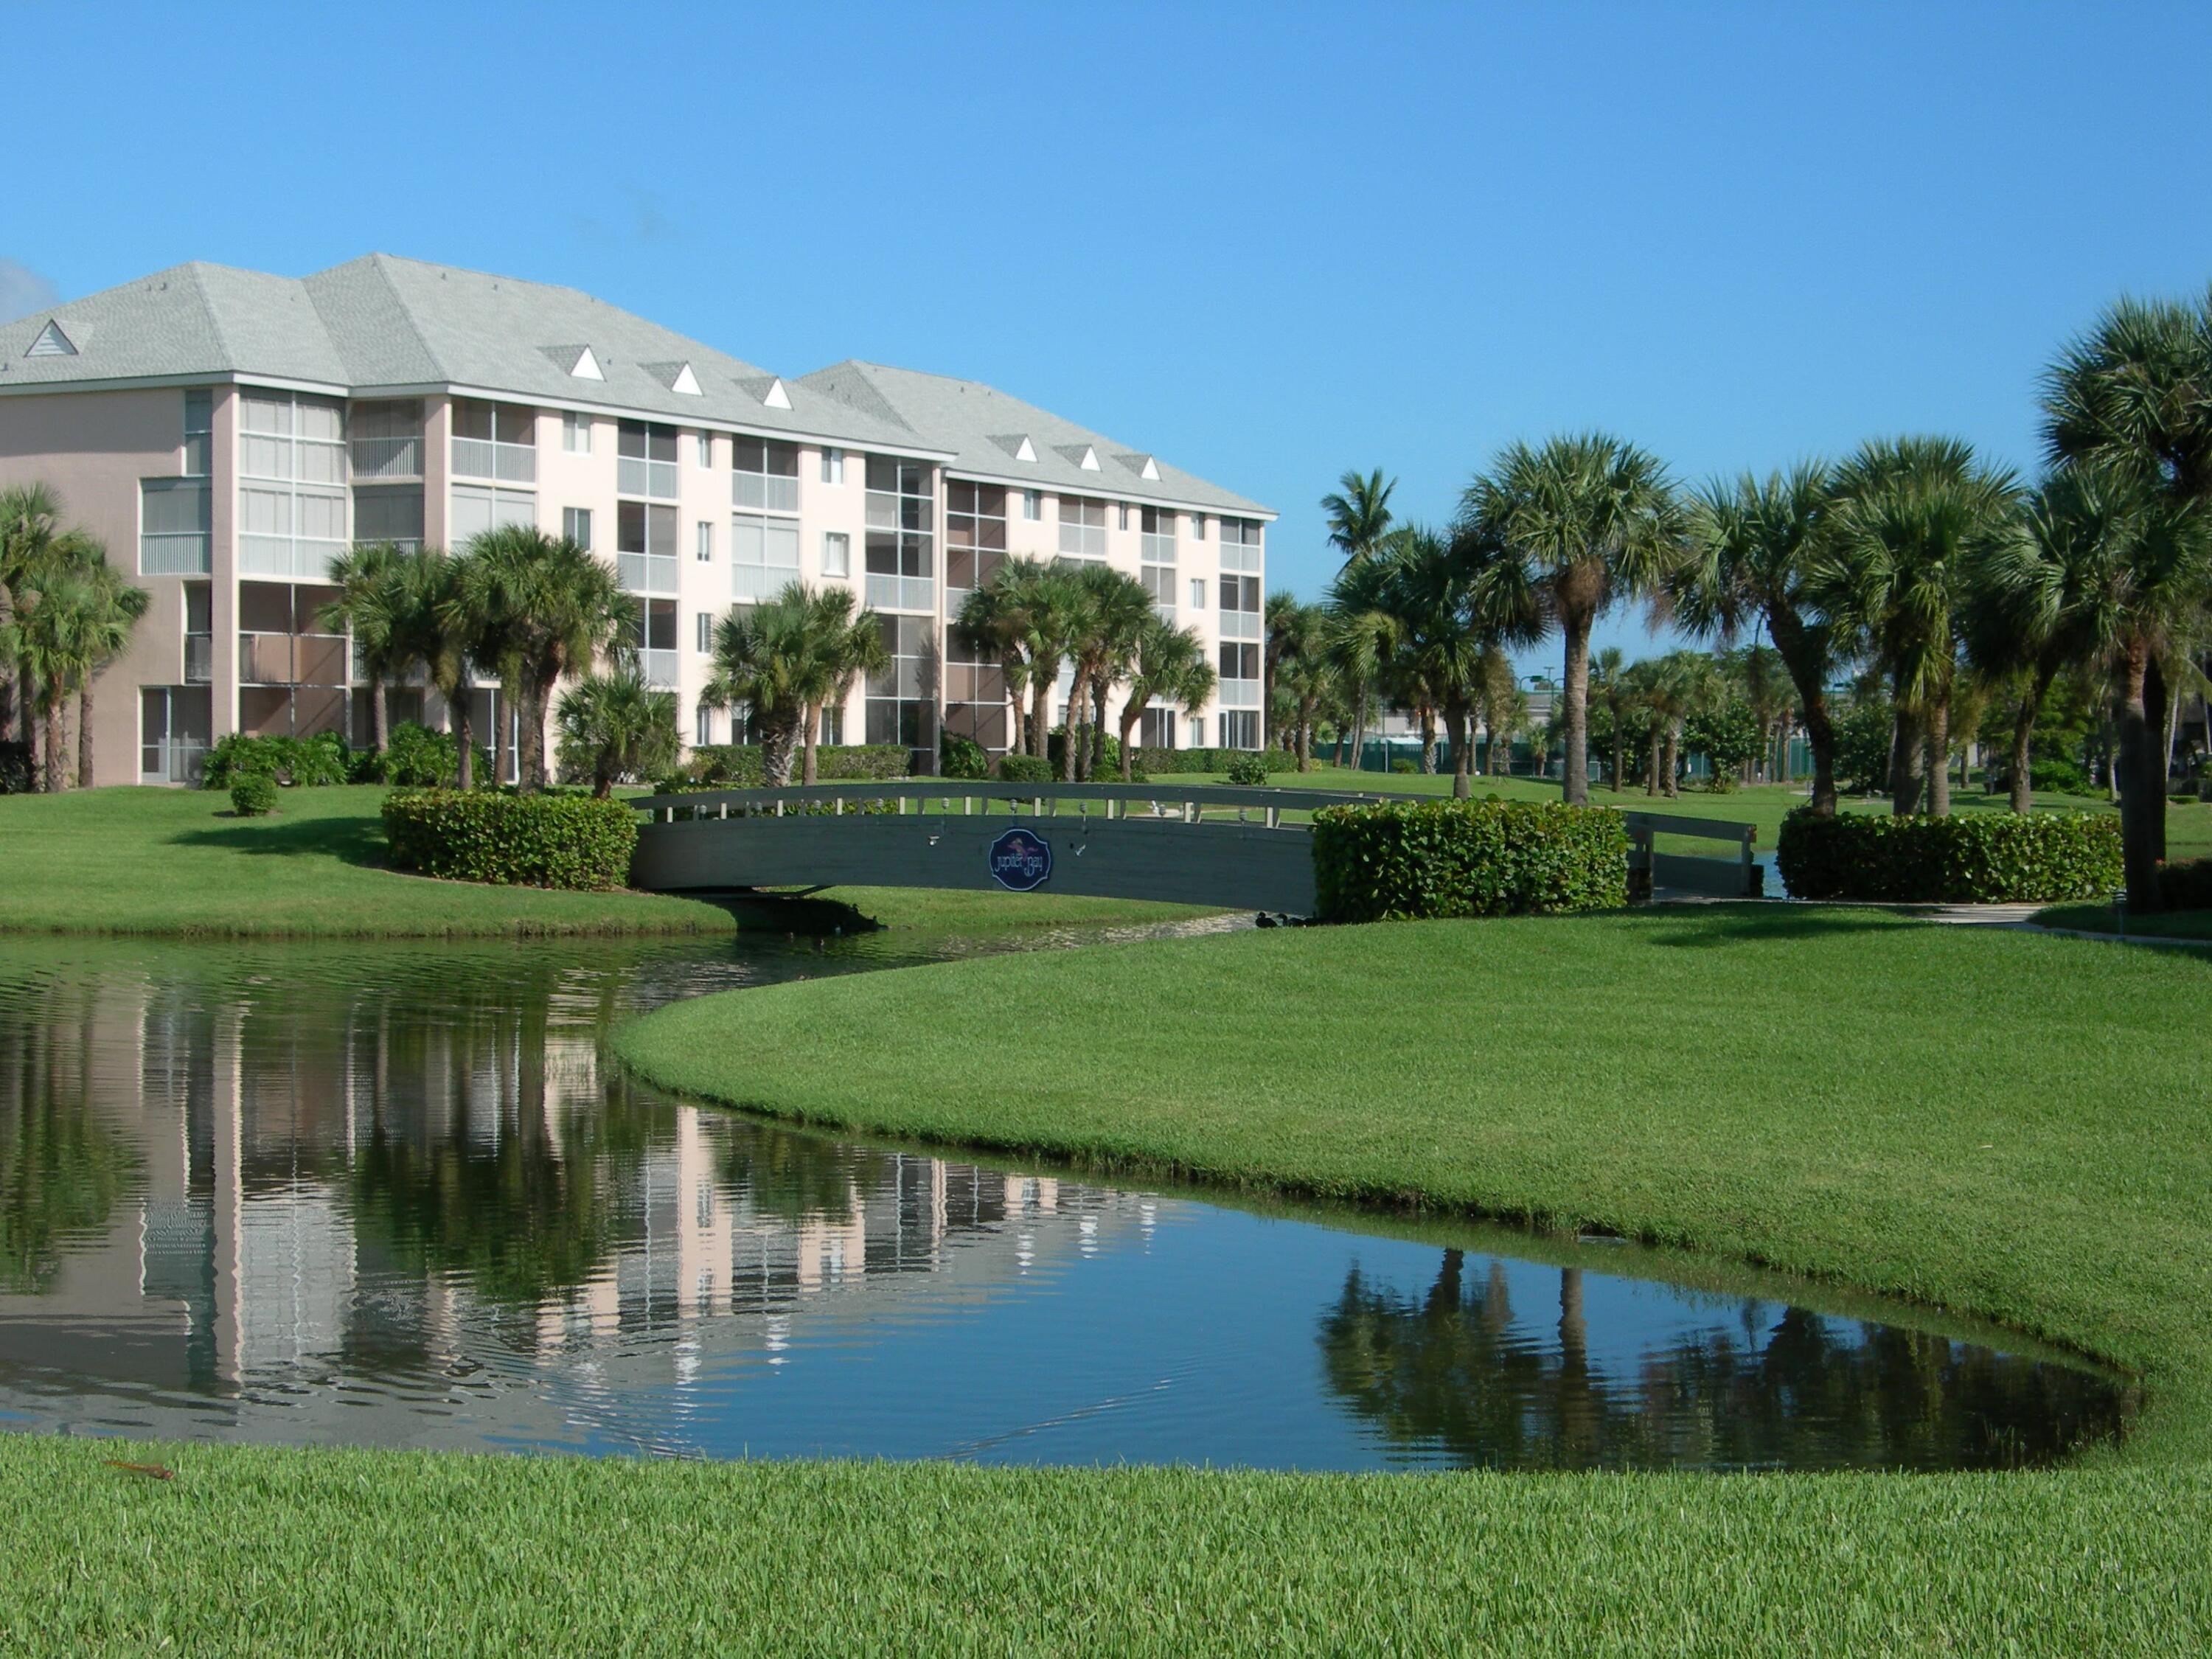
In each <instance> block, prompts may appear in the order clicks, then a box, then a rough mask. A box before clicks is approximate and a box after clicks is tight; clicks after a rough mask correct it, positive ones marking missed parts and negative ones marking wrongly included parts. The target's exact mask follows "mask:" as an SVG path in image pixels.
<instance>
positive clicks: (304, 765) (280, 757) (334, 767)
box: [200, 732, 354, 789]
mask: <svg viewBox="0 0 2212 1659" xmlns="http://www.w3.org/2000/svg"><path fill="white" fill-rule="evenodd" d="M353 772H354V761H353V755H352V752H351V751H350V750H348V749H347V748H346V742H345V739H344V738H342V737H340V736H339V735H338V734H337V732H317V733H316V734H315V735H314V736H313V737H312V738H289V737H267V738H251V737H247V736H246V734H245V733H243V732H230V733H228V735H226V736H224V737H221V738H216V741H215V744H214V746H213V747H212V748H210V750H208V751H207V763H206V766H205V768H204V769H203V770H202V772H201V774H200V787H202V788H204V789H228V788H229V787H230V786H231V785H232V784H234V783H236V782H237V781H239V779H240V778H241V777H245V776H246V775H249V774H252V775H258V776H261V777H265V778H274V779H276V781H278V782H280V783H289V784H295V785H297V786H299V787H302V788H305V787H311V786H313V785H318V784H330V783H347V782H349V781H352V778H353Z"/></svg>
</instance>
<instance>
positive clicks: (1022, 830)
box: [630, 778, 1762, 916]
mask: <svg viewBox="0 0 2212 1659" xmlns="http://www.w3.org/2000/svg"><path fill="white" fill-rule="evenodd" d="M1383 799H1436V797H1434V796H1411V795H1384V794H1381V793H1346V792H1342V791H1334V790H1319V789H1295V788H1286V789H1277V788H1238V787H1233V786H1229V785H1218V784H1156V783H1133V784H1123V783H988V782H970V781H952V780H948V779H941V778H916V779H908V780H905V781H897V782H866V783H837V784H816V785H811V786H805V787H791V788H783V789H709V790H701V791H698V792H696V793H683V794H665V795H645V796H641V797H639V798H637V799H635V801H634V802H633V805H635V806H636V807H637V808H638V810H639V811H641V813H642V814H643V815H644V817H645V822H644V823H642V824H641V826H640V828H639V833H638V848H637V855H636V858H635V861H634V863H633V864H632V866H631V872H630V881H631V884H632V885H633V886H636V887H641V888H646V889H647V890H652V891H655V892H726V891H730V890H736V889H741V888H753V887H802V888H812V887H951V888H965V889H975V890H1000V891H1013V892H1033V891H1034V892H1046V893H1068V894H1076V895H1083V896H1091V897H1096V898H1132V899H1157V900H1162V901H1165V902H1171V903H1177V904H1202V905H1211V906H1213V907H1216V908H1221V909H1230V910H1253V911H1263V912H1272V913H1279V914H1282V915H1293V916H1310V915H1313V914H1314V911H1315V908H1316V905H1315V898H1314V871H1313V848H1312V833H1311V830H1310V828H1309V820H1310V817H1311V815H1312V813H1313V811H1315V809H1316V808H1318V807H1322V806H1339V805H1350V804H1352V803H1357V802H1361V801H1376V800H1383ZM1622 816H1623V817H1625V818H1626V819H1627V821H1628V834H1629V842H1630V849H1629V876H1630V891H1631V892H1632V894H1636V895H1638V896H1649V895H1650V893H1651V892H1652V891H1653V890H1655V889H1656V890H1658V891H1659V892H1660V893H1662V895H1663V894H1671V893H1687V894H1703V895H1710V896H1719V897H1727V898H1746V897H1750V898H1756V897H1758V896H1759V895H1760V892H1761V880H1762V872H1760V870H1759V866H1758V863H1757V860H1756V858H1755V856H1754V851H1753V841H1754V829H1753V826H1752V825H1750V824H1747V823H1726V822H1723V821H1720V820H1716V819H1710V818H1678V817H1668V816H1665V815H1662V814H1657V813H1650V812H1625V813H1623V814H1622ZM1660 836H1670V837H1673V836H1680V837H1687V838H1692V839H1694V840H1697V841H1699V842H1721V843H1723V844H1724V845H1725V846H1726V847H1727V848H1729V853H1728V854H1726V855H1723V856H1719V857H1712V856H1699V855H1697V854H1682V853H1677V852H1660V851H1658V850H1657V849H1656V840H1657V838H1658V837H1660Z"/></svg>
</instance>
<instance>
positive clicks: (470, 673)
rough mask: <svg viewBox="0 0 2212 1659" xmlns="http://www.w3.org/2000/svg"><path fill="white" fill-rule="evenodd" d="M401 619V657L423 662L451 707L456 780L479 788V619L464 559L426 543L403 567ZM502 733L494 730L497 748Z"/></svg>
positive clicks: (448, 716)
mask: <svg viewBox="0 0 2212 1659" xmlns="http://www.w3.org/2000/svg"><path fill="white" fill-rule="evenodd" d="M398 589H399V591H398V623H397V627H396V629H395V638H394V641H393V650H394V654H395V656H396V657H397V658H398V660H401V661H412V662H420V663H421V664H422V665H423V667H424V668H425V669H426V670H427V671H428V674H429V677H430V684H432V685H433V686H434V687H435V688H436V690H437V693H438V696H440V697H441V699H442V700H443V701H444V702H445V705H446V720H447V726H449V727H450V728H451V730H452V732H453V747H454V749H455V750H457V751H458V754H459V760H458V763H457V764H458V766H459V772H458V775H456V777H455V779H454V781H455V783H456V784H457V785H458V786H459V787H461V788H463V789H472V788H474V787H476V733H475V730H474V712H473V711H472V710H471V708H470V706H469V704H470V701H471V697H472V696H473V695H474V692H475V671H474V668H473V665H471V662H470V660H469V653H470V651H471V649H472V648H473V647H474V646H475V645H476V643H477V624H476V619H475V617H474V616H473V615H472V614H471V611H470V609H469V596H468V594H467V592H465V585H464V582H463V579H462V561H461V560H459V559H456V558H452V557H449V556H447V553H446V552H445V550H443V549H441V548H435V547H426V548H422V549H421V550H418V551H416V552H415V553H413V554H410V555H409V556H408V557H407V560H406V562H404V564H403V565H402V566H401V568H400V573H399V584H398ZM498 741H499V734H498V733H497V732H494V733H493V734H492V742H493V744H494V745H495V746H496V744H498Z"/></svg>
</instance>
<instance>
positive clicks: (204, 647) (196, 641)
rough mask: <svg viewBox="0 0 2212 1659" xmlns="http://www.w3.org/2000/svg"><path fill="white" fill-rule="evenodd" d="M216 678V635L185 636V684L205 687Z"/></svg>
mask: <svg viewBox="0 0 2212 1659" xmlns="http://www.w3.org/2000/svg"><path fill="white" fill-rule="evenodd" d="M214 678H215V635H212V634H187V635H185V684H186V685H205V684H208V683H209V682H210V681H211V680H213V679H214Z"/></svg>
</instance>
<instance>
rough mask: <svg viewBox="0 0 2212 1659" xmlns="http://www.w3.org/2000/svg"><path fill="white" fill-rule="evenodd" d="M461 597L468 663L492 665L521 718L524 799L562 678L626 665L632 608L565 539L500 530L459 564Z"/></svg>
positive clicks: (540, 761)
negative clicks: (611, 663)
mask: <svg viewBox="0 0 2212 1659" xmlns="http://www.w3.org/2000/svg"><path fill="white" fill-rule="evenodd" d="M460 567H461V569H460V576H461V584H460V585H461V594H462V598H463V601H464V603H465V605H466V606H467V609H468V611H469V613H470V615H471V617H473V618H474V619H475V622H476V624H477V637H476V643H475V646H474V647H473V648H472V649H471V652H470V654H471V656H473V657H474V658H476V659H477V661H478V662H480V663H496V664H497V665H499V671H500V676H501V681H502V682H503V683H504V684H505V685H506V687H507V693H508V696H510V697H511V698H512V700H513V703H514V706H515V709H516V712H517V713H518V714H520V718H521V726H522V735H521V744H520V749H521V752H520V756H519V757H518V761H519V766H520V772H521V778H522V787H523V788H524V789H525V790H526V791H527V790H538V789H543V788H544V787H545V715H546V704H547V702H548V700H549V699H550V696H551V695H552V691H553V688H554V687H555V686H556V685H557V684H559V683H560V681H561V678H562V676H563V675H568V674H586V673H589V672H590V671H591V670H592V665H593V664H594V663H595V662H596V661H597V660H598V659H599V657H600V656H601V655H602V654H603V653H613V654H615V655H617V657H619V656H623V655H626V654H627V652H626V649H625V647H623V643H622V642H623V641H625V640H626V639H627V638H628V636H629V634H630V633H631V632H633V631H634V630H635V628H636V626H637V620H638V609H637V601H636V600H635V599H632V598H630V596H629V594H627V593H625V592H623V590H622V587H621V586H620V585H619V583H618V582H617V580H616V577H615V573H614V569H613V568H612V567H611V566H610V565H607V564H605V563H604V562H601V561H600V560H599V559H596V558H593V557H592V555H591V554H590V553H589V552H587V551H586V550H584V549H583V548H581V547H580V546H578V545H577V544H576V543H575V542H574V541H572V540H571V539H569V538H568V537H566V536H550V535H548V534H546V533H545V532H544V531H542V530H539V529H538V528H536V527H535V526H527V525H503V526H500V527H499V528H497V529H495V530H487V531H485V532H483V533H482V534H481V535H478V536H476V537H474V538H471V540H470V542H469V545H468V549H467V551H466V552H465V554H464V555H463V556H462V558H461V560H460Z"/></svg>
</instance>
